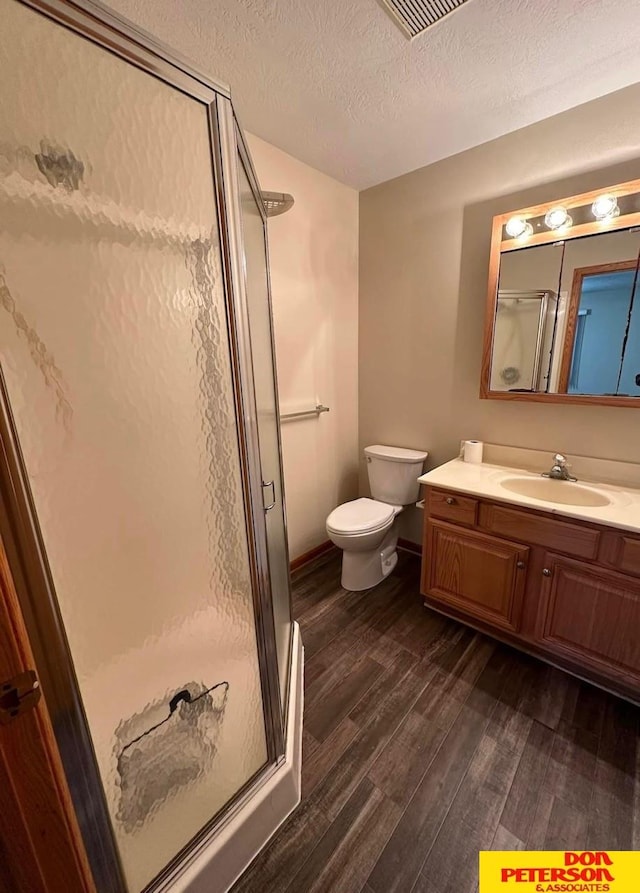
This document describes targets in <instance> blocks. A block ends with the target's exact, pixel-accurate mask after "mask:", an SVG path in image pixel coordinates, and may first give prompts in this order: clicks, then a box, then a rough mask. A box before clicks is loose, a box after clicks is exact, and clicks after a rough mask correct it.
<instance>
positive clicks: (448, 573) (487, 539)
mask: <svg viewBox="0 0 640 893" xmlns="http://www.w3.org/2000/svg"><path fill="white" fill-rule="evenodd" d="M426 534H427V536H426V554H425V567H424V576H423V586H424V592H425V595H427V596H429V597H430V598H432V599H435V600H436V601H439V602H443V603H445V604H446V605H450V606H451V607H452V608H455V609H456V610H458V611H462V612H464V613H465V614H468V615H469V616H470V617H474V618H477V619H478V620H482V621H484V622H485V623H488V624H491V625H492V626H497V627H500V628H502V629H506V630H509V631H511V632H517V631H518V629H519V627H520V616H521V613H522V597H523V593H524V585H525V577H526V566H527V558H528V555H529V549H528V547H527V546H523V545H521V544H520V543H511V542H508V541H507V540H503V539H498V538H497V537H494V536H488V535H487V534H484V533H478V532H476V531H474V530H463V529H461V528H459V527H455V526H453V525H452V524H446V523H442V522H440V521H428V522H427V531H426Z"/></svg>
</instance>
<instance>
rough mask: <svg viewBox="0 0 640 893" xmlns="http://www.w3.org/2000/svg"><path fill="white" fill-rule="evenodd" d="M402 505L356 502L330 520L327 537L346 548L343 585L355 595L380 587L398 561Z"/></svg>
mask: <svg viewBox="0 0 640 893" xmlns="http://www.w3.org/2000/svg"><path fill="white" fill-rule="evenodd" d="M401 511H402V506H399V505H395V506H391V505H387V504H386V503H384V502H378V501H377V500H375V499H366V498H362V499H354V500H353V501H352V502H345V503H344V504H343V505H339V506H338V508H336V509H334V510H333V511H332V512H331V514H330V515H329V517H328V518H327V534H328V535H329V539H330V540H331V542H332V543H334V544H335V545H336V546H337V547H338V548H339V549H342V551H343V556H342V586H343V588H344V589H349V590H350V591H352V592H358V591H359V590H361V589H370V588H371V587H372V586H377V584H378V583H380V582H381V581H382V580H384V578H385V577H387V576H388V575H389V574H390V573H391V571H392V570H393V569H394V567H395V566H396V564H397V562H398V554H397V552H396V545H397V543H398V531H397V529H396V523H395V519H396V517H397V515H398V514H399V513H400V512H401Z"/></svg>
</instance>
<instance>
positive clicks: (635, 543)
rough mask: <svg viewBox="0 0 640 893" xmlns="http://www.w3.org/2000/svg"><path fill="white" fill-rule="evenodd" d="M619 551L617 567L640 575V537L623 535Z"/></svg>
mask: <svg viewBox="0 0 640 893" xmlns="http://www.w3.org/2000/svg"><path fill="white" fill-rule="evenodd" d="M617 553H618V557H617V560H616V567H619V568H620V570H623V571H626V572H627V573H629V574H636V575H640V539H634V538H633V537H631V536H621V537H620V539H619V546H618V550H617Z"/></svg>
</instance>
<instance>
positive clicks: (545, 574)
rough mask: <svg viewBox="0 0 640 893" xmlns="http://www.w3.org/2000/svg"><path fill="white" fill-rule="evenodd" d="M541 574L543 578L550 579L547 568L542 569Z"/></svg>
mask: <svg viewBox="0 0 640 893" xmlns="http://www.w3.org/2000/svg"><path fill="white" fill-rule="evenodd" d="M542 574H543V576H545V577H550V576H551V571H550V570H549V568H548V567H545V568H543V570H542Z"/></svg>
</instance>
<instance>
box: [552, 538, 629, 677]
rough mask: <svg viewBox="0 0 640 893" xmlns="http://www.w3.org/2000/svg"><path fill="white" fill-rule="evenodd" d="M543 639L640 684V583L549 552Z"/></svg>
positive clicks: (583, 661)
mask: <svg viewBox="0 0 640 893" xmlns="http://www.w3.org/2000/svg"><path fill="white" fill-rule="evenodd" d="M542 579H543V583H542V592H541V595H542V599H541V606H540V608H541V610H540V615H539V620H538V638H539V640H540V641H541V643H542V644H543V645H544V647H545V648H546V649H547V650H551V651H554V652H556V653H557V654H559V655H561V656H563V657H567V658H570V659H572V660H574V661H579V662H580V663H581V664H582V665H586V666H588V667H591V668H592V669H593V670H596V671H597V672H600V673H606V674H607V675H609V676H612V675H613V676H615V677H618V678H621V679H623V680H624V681H627V682H628V683H630V684H632V685H638V684H639V683H640V635H639V633H640V582H639V581H638V580H635V579H633V578H631V577H627V576H625V575H623V574H617V573H615V572H613V571H605V570H600V569H599V568H596V567H590V566H588V565H584V564H582V563H581V562H579V561H572V560H571V559H570V558H561V557H560V556H557V555H552V554H547V555H546V556H545V565H544V576H543V578H542Z"/></svg>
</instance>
